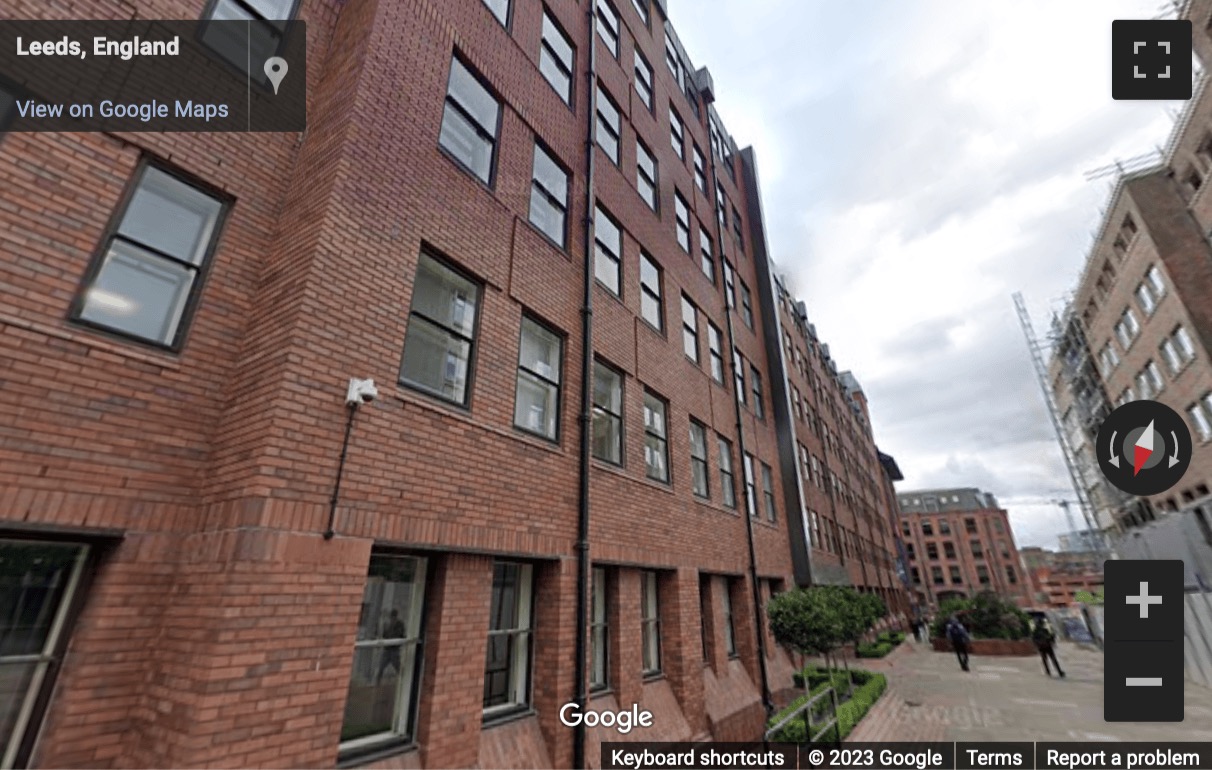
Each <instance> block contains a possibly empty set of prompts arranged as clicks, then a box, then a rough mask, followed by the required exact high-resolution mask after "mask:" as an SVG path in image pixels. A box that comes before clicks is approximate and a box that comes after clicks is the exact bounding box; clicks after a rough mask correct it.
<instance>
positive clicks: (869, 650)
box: [855, 642, 894, 658]
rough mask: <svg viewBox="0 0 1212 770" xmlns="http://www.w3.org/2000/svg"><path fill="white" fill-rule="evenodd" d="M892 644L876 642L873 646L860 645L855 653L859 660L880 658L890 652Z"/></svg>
mask: <svg viewBox="0 0 1212 770" xmlns="http://www.w3.org/2000/svg"><path fill="white" fill-rule="evenodd" d="M893 646H894V645H893V644H892V642H877V643H875V644H860V645H859V646H858V648H857V649H856V651H855V652H856V653H857V654H858V656H859V657H860V658H882V657H884V656H885V655H887V654H888V653H890V652H892V648H893Z"/></svg>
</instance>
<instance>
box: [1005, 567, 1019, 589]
mask: <svg viewBox="0 0 1212 770" xmlns="http://www.w3.org/2000/svg"><path fill="white" fill-rule="evenodd" d="M1006 580H1008V581H1010V584H1011V585H1014V584H1015V583H1017V582H1018V573H1017V572H1015V571H1014V567H1012V566H1011V565H1009V564H1007V565H1006Z"/></svg>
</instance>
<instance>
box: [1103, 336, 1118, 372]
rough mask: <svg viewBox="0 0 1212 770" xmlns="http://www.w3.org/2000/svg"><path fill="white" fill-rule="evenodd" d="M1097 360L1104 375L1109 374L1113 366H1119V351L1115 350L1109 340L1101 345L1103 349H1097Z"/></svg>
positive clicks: (1113, 368)
mask: <svg viewBox="0 0 1212 770" xmlns="http://www.w3.org/2000/svg"><path fill="white" fill-rule="evenodd" d="M1098 362H1099V365H1100V367H1101V369H1102V373H1103V375H1104V376H1106V375H1108V374H1110V373H1111V372H1112V371H1114V370H1115V367H1117V366H1119V353H1117V352H1116V351H1115V348H1114V347H1113V346H1112V345H1111V343H1110V342H1108V343H1107V344H1106V345H1103V349H1102V350H1101V351H1099V354H1098Z"/></svg>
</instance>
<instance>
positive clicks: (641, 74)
mask: <svg viewBox="0 0 1212 770" xmlns="http://www.w3.org/2000/svg"><path fill="white" fill-rule="evenodd" d="M635 92H636V93H637V94H639V95H640V101H641V102H643V103H644V106H645V107H647V108H648V111H649V112H652V65H651V64H649V63H648V60H647V59H645V58H644V54H642V53H640V49H639V48H636V49H635Z"/></svg>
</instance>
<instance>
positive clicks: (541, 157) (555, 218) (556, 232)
mask: <svg viewBox="0 0 1212 770" xmlns="http://www.w3.org/2000/svg"><path fill="white" fill-rule="evenodd" d="M531 180H532V181H531V184H530V223H531V224H533V225H534V226H535V227H537V228H539V230H540V231H541V232H542V233H543V235H546V236H547V237H548V238H549V239H551V242H552V243H554V244H555V245H557V246H559V247H560V248H561V249H562V248H565V247H566V246H567V245H568V172H567V171H565V170H564V167H563V166H561V165H560V163H559V161H557V160H556V159H555V158H554V157H553V156H552V154H551V153H550V152H549V151H548V150H547V148H545V147H543V145H541V144H539V143H538V142H536V143H535V145H534V167H533V170H532V172H531Z"/></svg>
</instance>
